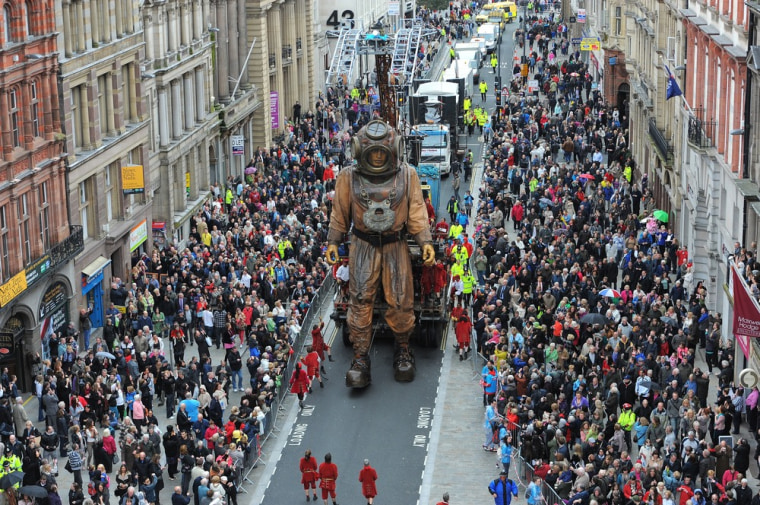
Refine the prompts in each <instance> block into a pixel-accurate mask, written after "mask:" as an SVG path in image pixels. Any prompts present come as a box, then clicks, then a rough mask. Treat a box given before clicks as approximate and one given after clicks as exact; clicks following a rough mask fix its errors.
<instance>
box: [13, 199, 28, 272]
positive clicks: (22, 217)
mask: <svg viewBox="0 0 760 505" xmlns="http://www.w3.org/2000/svg"><path fill="white" fill-rule="evenodd" d="M16 218H17V219H18V238H19V242H20V243H19V246H20V248H21V259H22V260H23V264H24V265H27V264H28V263H29V262H30V261H32V242H31V240H30V237H29V193H24V194H23V195H21V196H20V197H19V198H18V200H16Z"/></svg>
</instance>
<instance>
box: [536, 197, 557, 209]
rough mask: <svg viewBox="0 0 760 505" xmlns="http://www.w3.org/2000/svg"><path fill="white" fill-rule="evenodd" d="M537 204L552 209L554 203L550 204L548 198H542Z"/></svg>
mask: <svg viewBox="0 0 760 505" xmlns="http://www.w3.org/2000/svg"><path fill="white" fill-rule="evenodd" d="M539 203H542V204H544V205H548V206H549V207H552V206H553V205H554V202H552V201H551V200H550V199H549V198H542V199H540V200H539Z"/></svg>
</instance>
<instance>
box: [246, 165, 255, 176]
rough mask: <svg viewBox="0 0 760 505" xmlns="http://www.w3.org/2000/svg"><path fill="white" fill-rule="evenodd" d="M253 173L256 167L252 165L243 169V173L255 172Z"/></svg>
mask: <svg viewBox="0 0 760 505" xmlns="http://www.w3.org/2000/svg"><path fill="white" fill-rule="evenodd" d="M255 173H256V167H255V166H253V165H252V166H250V167H246V169H245V175H251V174H255Z"/></svg>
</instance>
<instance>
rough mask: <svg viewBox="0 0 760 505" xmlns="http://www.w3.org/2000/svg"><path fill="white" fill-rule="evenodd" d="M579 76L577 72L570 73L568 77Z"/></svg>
mask: <svg viewBox="0 0 760 505" xmlns="http://www.w3.org/2000/svg"><path fill="white" fill-rule="evenodd" d="M580 76H581V74H579V73H578V72H570V77H580Z"/></svg>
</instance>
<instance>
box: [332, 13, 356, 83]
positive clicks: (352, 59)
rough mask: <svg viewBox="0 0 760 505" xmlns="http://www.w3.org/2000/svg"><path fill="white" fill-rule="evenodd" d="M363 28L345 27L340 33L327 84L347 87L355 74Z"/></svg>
mask: <svg viewBox="0 0 760 505" xmlns="http://www.w3.org/2000/svg"><path fill="white" fill-rule="evenodd" d="M362 36H363V33H362V30H359V29H357V28H350V27H343V28H341V30H340V32H339V34H338V42H337V44H336V46H335V52H334V53H333V56H332V60H331V61H330V69H329V70H328V71H327V79H326V81H327V82H326V84H327V85H328V86H333V85H338V86H343V87H347V86H348V85H349V80H350V79H352V78H353V75H354V64H355V63H356V61H357V60H358V55H359V45H360V43H361V40H362Z"/></svg>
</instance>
